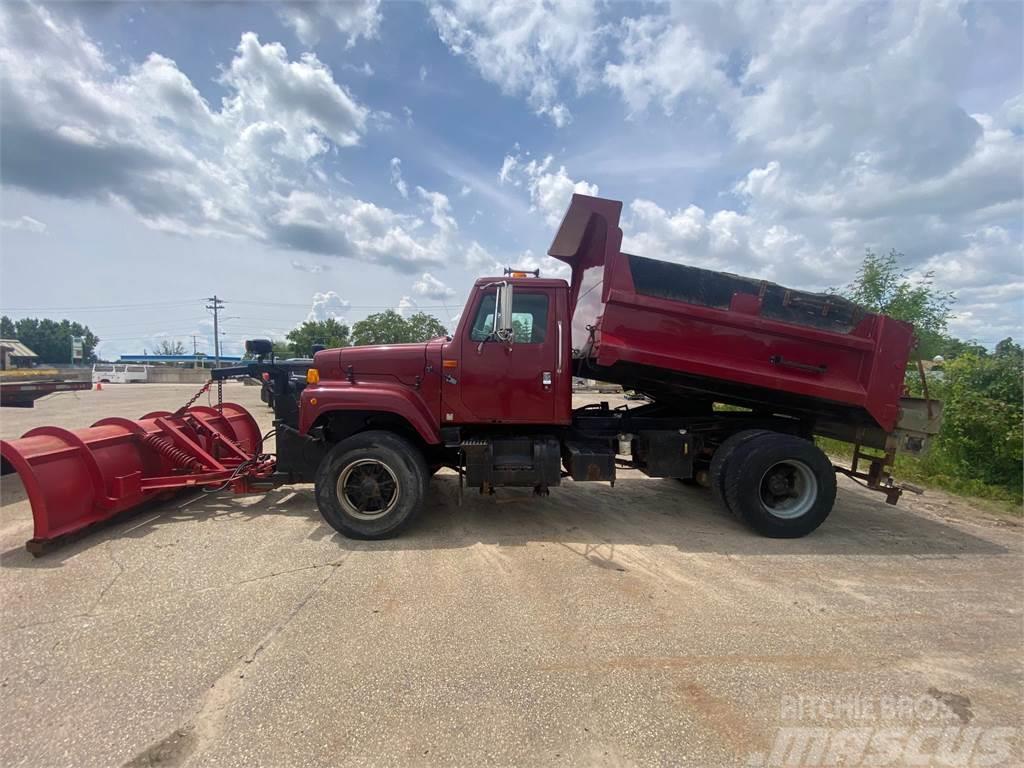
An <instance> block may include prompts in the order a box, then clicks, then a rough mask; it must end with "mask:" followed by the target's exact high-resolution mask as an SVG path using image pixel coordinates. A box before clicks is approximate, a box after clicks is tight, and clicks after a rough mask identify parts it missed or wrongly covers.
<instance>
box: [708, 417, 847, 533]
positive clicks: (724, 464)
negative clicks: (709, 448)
mask: <svg viewBox="0 0 1024 768" xmlns="http://www.w3.org/2000/svg"><path fill="white" fill-rule="evenodd" d="M730 441H731V442H730ZM723 449H728V450H727V451H725V452H723ZM718 451H719V452H723V454H722V456H721V457H719V456H718V452H716V454H715V456H714V457H712V473H711V475H712V477H711V482H712V486H711V487H712V489H713V490H714V491H715V493H716V496H717V497H718V498H719V499H720V500H721V501H722V503H723V504H724V505H725V506H726V508H728V509H729V510H730V511H731V512H732V513H733V514H735V515H737V516H738V517H741V518H742V519H743V520H744V521H745V522H746V523H747V524H748V525H750V526H751V527H752V528H754V530H756V531H757V532H758V533H760V534H762V535H763V536H768V537H771V538H786V539H791V538H798V537H800V536H806V535H807V534H808V533H810V532H811V531H813V530H815V529H816V528H817V527H818V526H819V525H821V524H822V523H823V522H824V521H825V518H827V517H828V516H829V513H830V512H831V511H832V506H833V504H834V503H835V498H836V476H835V470H834V469H833V468H832V463H831V462H830V461H829V460H828V457H826V456H825V454H824V453H822V452H821V450H819V449H818V447H817V446H815V445H814V443H812V442H811V441H809V440H804V439H802V438H799V437H794V436H793V435H785V434H780V433H777V432H768V431H763V430H748V431H747V432H741V433H738V434H736V435H733V436H732V437H730V438H729V440H726V441H725V442H724V443H723V444H722V445H721V446H720V447H719V449H718ZM716 459H717V460H718V465H717V477H716V466H715V460H716Z"/></svg>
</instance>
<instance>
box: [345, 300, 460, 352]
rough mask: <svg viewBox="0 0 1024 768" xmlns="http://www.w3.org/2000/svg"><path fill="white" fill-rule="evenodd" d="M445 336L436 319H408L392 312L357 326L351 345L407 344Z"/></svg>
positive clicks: (420, 316)
mask: <svg viewBox="0 0 1024 768" xmlns="http://www.w3.org/2000/svg"><path fill="white" fill-rule="evenodd" d="M446 333H447V331H446V330H445V327H444V325H442V324H441V321H440V320H438V319H437V318H436V317H434V316H433V315H428V314H427V313H425V312H417V313H415V314H414V315H410V316H409V318H408V319H406V318H404V317H402V316H401V315H400V314H398V313H397V312H395V311H394V310H393V309H389V310H387V311H386V312H378V313H376V314H373V315H369V316H368V317H367V318H366V319H365V320H360V321H359V322H357V323H355V324H354V325H353V326H352V343H353V344H354V345H355V346H366V345H368V344H408V343H413V342H420V341H428V340H430V339H436V338H437V337H438V336H444V335H445V334H446Z"/></svg>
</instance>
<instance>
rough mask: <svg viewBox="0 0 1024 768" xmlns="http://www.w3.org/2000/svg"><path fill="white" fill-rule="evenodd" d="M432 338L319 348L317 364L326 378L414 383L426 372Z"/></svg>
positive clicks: (314, 361) (321, 376) (321, 374)
mask: <svg viewBox="0 0 1024 768" xmlns="http://www.w3.org/2000/svg"><path fill="white" fill-rule="evenodd" d="M428 343H429V342H421V343H417V344H374V345H371V346H366V347H342V348H340V349H325V350H323V351H322V352H317V353H316V356H315V357H314V358H313V364H314V366H315V367H316V368H317V369H318V370H319V371H320V378H321V380H323V379H347V378H348V376H349V372H350V369H351V373H352V375H353V376H354V377H355V378H356V380H357V381H358V380H359V379H381V378H390V379H397V380H399V381H402V382H404V383H409V384H411V383H413V381H414V379H415V377H417V376H422V375H423V366H424V361H425V359H426V349H427V344H428Z"/></svg>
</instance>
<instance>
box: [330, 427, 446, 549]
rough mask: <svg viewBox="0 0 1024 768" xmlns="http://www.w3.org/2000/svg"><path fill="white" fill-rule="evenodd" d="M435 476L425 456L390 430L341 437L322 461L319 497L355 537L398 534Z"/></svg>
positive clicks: (338, 526) (333, 521)
mask: <svg viewBox="0 0 1024 768" xmlns="http://www.w3.org/2000/svg"><path fill="white" fill-rule="evenodd" d="M429 478H430V475H429V473H428V469H427V466H426V464H425V462H424V461H423V455H422V453H421V452H420V451H419V449H418V448H417V447H416V446H415V445H413V444H412V443H410V442H409V441H408V440H406V439H404V438H402V437H399V436H398V435H395V434H393V433H391V432H383V431H370V432H361V433H359V434H357V435H353V436H352V437H350V438H348V439H346V440H342V441H341V442H340V443H338V444H337V445H335V446H334V447H333V448H332V449H331V450H330V451H329V452H328V454H327V455H326V456H325V457H324V459H323V461H321V462H320V466H319V468H318V469H317V472H316V479H315V483H316V502H317V506H318V507H319V508H320V514H321V515H323V517H324V520H326V521H327V523H328V525H330V526H331V527H332V528H334V530H336V531H338V532H339V533H341V534H342V535H344V536H347V537H348V538H350V539H387V538H391V537H392V536H396V535H397V534H398V533H399V532H400V531H401V530H402V529H403V528H405V527H406V526H407V525H409V523H411V522H412V520H413V519H414V518H415V516H416V515H417V513H418V512H419V510H420V507H422V506H423V498H424V495H425V493H426V488H427V482H428V480H429Z"/></svg>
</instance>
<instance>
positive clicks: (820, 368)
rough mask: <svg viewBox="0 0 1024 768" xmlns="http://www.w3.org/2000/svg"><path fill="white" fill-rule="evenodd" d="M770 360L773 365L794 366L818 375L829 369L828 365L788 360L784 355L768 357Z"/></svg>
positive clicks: (796, 368) (795, 368) (798, 369)
mask: <svg viewBox="0 0 1024 768" xmlns="http://www.w3.org/2000/svg"><path fill="white" fill-rule="evenodd" d="M768 362H769V363H771V364H772V365H777V366H779V367H782V368H793V369H794V370H797V371H803V372H805V373H816V374H818V375H821V374H824V373H825V372H826V371H827V370H828V366H827V365H810V364H809V363H798V362H797V361H796V360H787V359H786V358H784V357H783V356H782V355H772V356H771V357H769V358H768Z"/></svg>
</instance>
